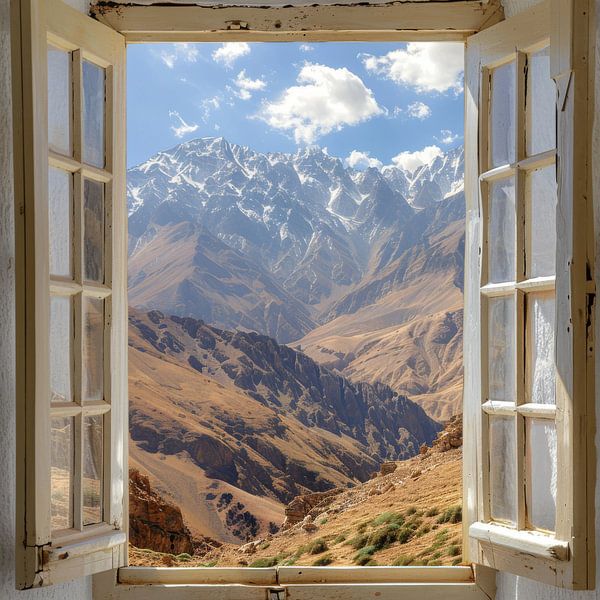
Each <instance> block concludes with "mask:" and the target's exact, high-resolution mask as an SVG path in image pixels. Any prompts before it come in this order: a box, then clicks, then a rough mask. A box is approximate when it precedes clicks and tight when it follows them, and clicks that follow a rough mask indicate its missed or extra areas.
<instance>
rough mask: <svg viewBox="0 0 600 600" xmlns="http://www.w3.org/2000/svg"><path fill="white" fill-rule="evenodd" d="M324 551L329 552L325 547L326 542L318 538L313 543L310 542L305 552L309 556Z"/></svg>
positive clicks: (327, 547)
mask: <svg viewBox="0 0 600 600" xmlns="http://www.w3.org/2000/svg"><path fill="white" fill-rule="evenodd" d="M326 550H329V546H327V542H326V541H325V540H323V539H321V538H319V539H318V540H314V542H311V543H310V544H309V545H308V548H307V552H308V553H309V554H321V553H322V552H325V551H326Z"/></svg>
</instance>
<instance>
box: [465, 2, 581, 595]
mask: <svg viewBox="0 0 600 600" xmlns="http://www.w3.org/2000/svg"><path fill="white" fill-rule="evenodd" d="M555 16H557V15H556V14H555ZM555 25H556V27H557V30H560V29H562V27H563V26H562V25H561V24H560V23H556V24H555ZM586 39H587V38H586V34H585V31H584V30H582V33H581V40H580V41H575V40H574V44H573V50H572V51H573V52H574V56H575V55H576V53H577V52H578V51H581V49H579V48H578V44H579V43H581V44H583V46H585V44H586V41H585V40H586ZM562 41H563V40H561V39H560V36H559V34H558V33H554V35H551V10H550V5H549V3H548V2H546V3H542V4H540V5H538V6H537V7H536V8H534V9H532V10H530V11H528V12H526V13H524V14H523V15H520V16H519V17H518V18H516V17H515V18H512V19H509V20H507V21H506V22H504V23H501V24H498V25H496V26H494V27H492V28H490V29H489V30H487V31H484V32H482V33H479V34H477V35H475V36H473V37H471V38H470V39H469V40H468V42H467V71H466V86H467V125H466V130H467V136H468V137H467V139H466V144H467V159H466V169H467V176H466V181H467V185H468V187H467V205H468V206H467V236H468V237H467V242H466V247H467V248H468V250H467V259H466V264H467V270H466V276H465V282H466V283H465V287H466V294H465V317H466V318H465V376H466V377H465V396H464V400H465V431H469V430H471V431H472V432H473V438H472V448H471V449H470V450H467V451H466V456H469V454H470V460H472V462H466V463H465V476H466V485H465V493H466V497H465V500H466V504H467V506H466V508H467V510H468V512H469V518H470V520H471V523H470V527H469V530H468V534H469V536H470V539H471V544H472V545H471V548H472V552H473V554H472V559H473V560H474V561H476V562H481V563H483V564H486V565H488V566H491V567H493V568H495V569H498V570H503V571H508V572H511V573H515V574H518V575H524V576H526V577H530V578H533V579H537V580H539V581H543V582H546V583H550V584H552V585H558V586H563V587H575V588H578V587H586V586H587V584H588V579H587V578H588V564H587V561H588V552H589V547H588V544H589V543H590V541H589V540H590V538H588V535H587V527H588V519H589V514H588V510H589V504H590V502H591V498H593V495H591V494H593V491H592V492H590V489H589V487H588V486H589V484H586V481H588V480H589V479H588V477H589V473H588V469H589V468H590V465H589V464H588V460H589V456H590V455H589V443H590V436H591V435H592V433H591V431H590V430H589V429H588V425H589V422H590V419H589V417H590V416H591V414H592V413H590V412H589V408H588V402H589V401H590V397H589V394H590V389H591V388H590V387H589V386H590V384H591V381H590V378H591V377H592V375H591V368H590V365H589V363H588V361H589V356H590V353H591V351H592V341H591V335H592V331H591V318H592V314H591V307H592V302H593V290H592V289H591V288H590V285H592V282H591V280H590V279H591V273H592V272H593V269H592V267H591V264H592V256H591V254H589V253H588V249H587V247H586V233H587V232H586V222H585V219H586V210H587V208H586V204H587V203H586V195H585V186H586V181H587V179H586V168H587V167H586V163H585V161H580V159H579V158H578V157H577V156H576V154H575V152H574V151H573V149H574V148H578V149H579V147H580V145H581V146H584V147H585V144H586V143H587V142H586V140H585V137H579V136H578V129H577V122H578V121H579V120H580V119H581V120H582V121H585V119H586V118H587V117H586V113H585V109H583V108H582V109H581V110H583V111H584V112H583V114H582V113H578V109H576V106H578V105H579V106H580V107H582V106H583V104H580V103H583V98H584V97H585V96H584V94H585V89H586V85H587V73H586V70H585V69H584V68H582V69H581V70H580V71H578V70H577V64H576V63H575V64H574V66H573V67H572V68H571V69H568V72H567V73H566V74H565V73H562V72H560V71H559V69H560V66H558V64H557V63H556V61H557V58H556V55H557V54H559V53H560V50H561V49H560V48H557V47H554V46H555V45H557V44H560V43H561V42H562ZM552 77H554V79H555V80H556V81H557V82H558V83H559V85H558V87H557V86H556V85H555V83H554V81H553V79H552ZM565 79H566V80H568V83H567V84H566V85H565ZM560 83H562V84H563V85H562V86H561V85H560ZM580 94H582V96H580ZM557 130H558V135H557ZM477 148H479V151H478V152H477V151H476V149H477ZM557 202H558V204H557ZM580 219H581V220H580ZM580 424H581V425H580ZM475 446H477V447H476V448H475ZM475 453H476V456H475ZM466 460H469V459H466ZM588 494H589V496H588Z"/></svg>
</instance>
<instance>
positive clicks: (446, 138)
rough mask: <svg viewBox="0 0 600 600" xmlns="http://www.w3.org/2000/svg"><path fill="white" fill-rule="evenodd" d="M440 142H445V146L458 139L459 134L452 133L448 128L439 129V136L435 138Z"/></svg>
mask: <svg viewBox="0 0 600 600" xmlns="http://www.w3.org/2000/svg"><path fill="white" fill-rule="evenodd" d="M435 139H436V140H437V141H438V142H440V143H441V144H445V145H446V146H447V145H449V144H453V143H454V142H456V140H458V139H460V135H459V134H458V133H453V132H452V131H450V129H442V130H441V131H440V137H439V138H435Z"/></svg>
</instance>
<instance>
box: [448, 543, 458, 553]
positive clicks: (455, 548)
mask: <svg viewBox="0 0 600 600" xmlns="http://www.w3.org/2000/svg"><path fill="white" fill-rule="evenodd" d="M446 554H447V555H448V556H458V555H459V554H460V546H457V545H456V544H452V546H450V547H449V548H448V550H446Z"/></svg>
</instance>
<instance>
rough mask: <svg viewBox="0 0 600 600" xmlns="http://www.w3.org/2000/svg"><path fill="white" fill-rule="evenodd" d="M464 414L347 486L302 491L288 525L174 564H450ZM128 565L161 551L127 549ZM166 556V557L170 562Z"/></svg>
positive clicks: (455, 553) (456, 546) (455, 552)
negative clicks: (413, 450) (408, 453)
mask: <svg viewBox="0 0 600 600" xmlns="http://www.w3.org/2000/svg"><path fill="white" fill-rule="evenodd" d="M461 445H462V418H461V417H455V418H453V419H452V420H451V421H450V422H449V423H448V424H447V426H446V428H445V429H444V431H442V432H440V434H439V435H438V437H437V439H436V440H435V442H434V443H433V446H432V448H425V447H424V448H422V451H421V453H420V454H419V455H418V456H416V457H414V458H411V459H408V460H405V461H399V462H386V463H384V464H383V465H382V466H381V468H380V471H379V472H378V473H375V474H374V476H373V477H372V478H371V479H370V480H368V481H367V482H364V483H360V484H357V485H355V486H353V487H352V488H350V489H347V488H336V489H333V490H330V491H328V492H321V493H310V494H304V495H301V496H298V497H296V498H294V500H293V501H292V502H291V503H290V504H288V506H287V507H286V509H285V514H286V525H285V526H284V527H282V528H281V530H279V531H278V532H276V533H273V534H267V535H263V536H260V537H258V538H257V539H255V540H253V541H252V542H250V543H247V544H245V545H242V546H239V545H231V544H223V545H221V546H219V547H218V548H215V547H208V546H203V547H202V549H198V550H197V551H196V552H195V554H194V556H193V557H183V559H182V560H181V561H180V560H179V559H178V558H177V557H168V558H166V560H168V561H169V562H170V563H171V564H173V565H179V566H193V565H204V566H206V565H210V566H214V565H217V566H252V567H260V566H273V565H276V564H279V565H292V564H297V565H373V564H379V565H411V564H412V565H423V564H425V565H440V564H445V565H450V564H459V563H460V562H461V558H462V557H461V554H462V524H461V520H462V514H461V508H460V507H461V486H462V478H461V470H462V452H461ZM130 560H131V562H132V564H163V563H164V561H165V555H163V554H158V553H154V554H152V553H140V552H138V551H136V550H135V549H134V550H133V551H132V553H131V556H130ZM171 561H172V562H171Z"/></svg>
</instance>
